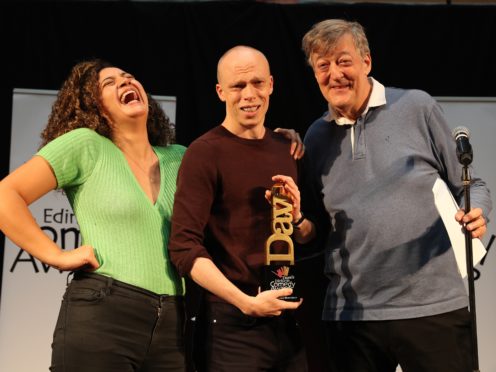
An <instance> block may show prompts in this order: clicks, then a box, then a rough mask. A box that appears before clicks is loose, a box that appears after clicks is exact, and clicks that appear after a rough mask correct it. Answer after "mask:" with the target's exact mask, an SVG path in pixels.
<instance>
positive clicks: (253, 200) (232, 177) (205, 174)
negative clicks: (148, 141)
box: [169, 126, 297, 295]
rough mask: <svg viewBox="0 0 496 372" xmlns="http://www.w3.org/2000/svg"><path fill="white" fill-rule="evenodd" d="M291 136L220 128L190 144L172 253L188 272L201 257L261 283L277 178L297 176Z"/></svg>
mask: <svg viewBox="0 0 496 372" xmlns="http://www.w3.org/2000/svg"><path fill="white" fill-rule="evenodd" d="M289 148H290V142H289V141H288V140H287V139H285V138H284V137H283V136H281V135H279V134H278V133H274V132H273V131H271V130H270V129H268V128H267V130H266V133H265V136H264V138H263V139H260V140H256V139H255V140H253V139H251V140H249V139H243V138H239V137H237V136H235V135H234V134H232V133H231V132H229V131H228V130H227V129H225V128H224V127H223V126H218V127H216V128H213V129H212V130H210V131H209V132H207V133H205V134H204V135H203V136H201V137H199V138H198V139H197V140H195V141H194V142H193V143H192V144H191V145H190V146H189V148H188V149H187V150H186V153H185V155H184V158H183V161H182V164H181V167H180V169H179V174H178V181H177V182H178V183H177V191H176V196H175V202H174V211H173V214H172V232H171V239H170V243H169V252H170V256H171V259H172V262H173V263H174V265H176V267H177V269H178V270H179V273H180V275H181V276H186V275H188V274H189V272H190V271H191V268H192V265H193V263H194V260H195V259H196V258H198V257H206V258H210V259H212V260H213V262H214V263H215V264H216V265H217V267H218V268H219V269H220V270H221V271H222V272H223V273H224V275H225V276H226V277H227V278H228V279H229V280H230V281H232V282H233V283H234V284H235V285H236V286H237V287H238V288H240V289H241V290H242V291H243V292H245V293H247V294H249V295H256V294H257V291H258V287H259V286H260V284H261V281H260V278H261V267H262V265H263V263H264V258H265V240H266V239H267V238H268V237H269V236H270V234H271V229H270V221H271V206H270V204H269V203H268V202H267V201H266V199H265V196H264V194H265V190H267V189H270V188H271V186H272V185H273V182H272V180H271V177H272V176H274V175H276V174H283V175H287V176H291V177H293V179H295V180H296V179H297V166H296V161H295V160H294V159H293V158H292V156H291V155H290V152H289Z"/></svg>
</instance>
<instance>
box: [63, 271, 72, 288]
mask: <svg viewBox="0 0 496 372" xmlns="http://www.w3.org/2000/svg"><path fill="white" fill-rule="evenodd" d="M71 275H72V277H74V271H69V274H67V277H66V279H65V285H66V287H67V286H68V285H69V283H70V282H71V281H70V280H69V278H70V277H71Z"/></svg>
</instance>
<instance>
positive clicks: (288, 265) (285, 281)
mask: <svg viewBox="0 0 496 372" xmlns="http://www.w3.org/2000/svg"><path fill="white" fill-rule="evenodd" d="M271 191H272V192H271V194H272V195H271V205H272V223H271V230H272V235H270V236H269V238H268V239H267V241H266V242H265V253H266V256H265V265H264V267H263V270H264V272H263V283H262V289H263V290H275V289H281V288H291V289H293V293H292V294H291V295H289V296H286V297H282V298H281V299H282V300H286V301H299V300H300V297H299V295H298V294H297V291H296V289H297V288H296V280H295V279H296V277H295V272H294V269H295V266H294V244H293V240H292V239H291V234H293V224H292V223H291V222H292V220H293V217H292V215H291V212H292V211H293V205H292V202H291V198H290V196H289V195H288V193H287V192H286V191H285V189H284V185H283V184H282V183H276V184H274V186H273V187H272V190H271Z"/></svg>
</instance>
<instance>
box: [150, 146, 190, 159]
mask: <svg viewBox="0 0 496 372" xmlns="http://www.w3.org/2000/svg"><path fill="white" fill-rule="evenodd" d="M153 148H154V149H155V152H156V153H157V155H159V156H167V157H179V158H182V157H183V155H184V153H185V152H186V147H185V146H183V145H178V144H172V145H168V146H153Z"/></svg>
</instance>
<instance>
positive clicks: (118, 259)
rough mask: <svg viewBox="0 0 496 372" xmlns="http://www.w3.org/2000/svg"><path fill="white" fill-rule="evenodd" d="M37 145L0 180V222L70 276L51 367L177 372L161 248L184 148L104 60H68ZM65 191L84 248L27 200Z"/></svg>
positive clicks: (179, 313)
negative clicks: (57, 235) (66, 243)
mask: <svg viewBox="0 0 496 372" xmlns="http://www.w3.org/2000/svg"><path fill="white" fill-rule="evenodd" d="M42 138H43V146H42V148H41V149H40V150H39V152H38V153H37V154H36V155H35V156H34V157H33V158H32V159H30V160H29V161H27V162H26V163H25V164H23V165H22V166H21V167H19V168H18V169H16V170H15V171H13V172H12V173H11V174H10V175H8V176H7V177H6V178H5V179H3V180H2V181H1V182H0V229H1V230H2V231H3V232H4V233H5V235H6V236H7V237H8V238H9V239H11V240H12V241H13V242H14V243H15V244H17V245H18V246H19V247H21V248H22V249H24V250H25V251H27V252H28V253H29V254H31V255H32V256H34V257H36V258H37V259H39V260H40V261H42V262H44V263H46V264H49V265H51V266H53V267H55V268H57V269H60V270H67V271H74V272H75V274H74V278H73V280H72V281H71V282H70V284H69V285H68V287H67V289H66V292H65V294H64V298H63V300H62V305H61V310H60V313H59V318H58V321H57V325H56V328H55V332H54V340H53V345H52V366H51V368H50V370H52V371H57V372H59V371H70V372H76V371H92V372H97V371H99V372H112V371H115V372H123V371H184V369H185V367H184V365H185V363H184V342H183V332H182V329H183V321H184V305H183V295H184V287H183V282H182V280H181V278H180V277H179V276H178V275H177V273H176V270H175V269H174V267H173V266H172V264H171V262H170V260H169V255H168V248H167V245H168V240H169V232H170V219H171V213H172V205H173V198H174V193H175V187H176V175H177V170H178V167H179V164H180V162H181V159H182V156H183V153H184V150H185V148H184V147H183V146H179V145H174V144H171V143H172V141H173V130H172V128H171V125H170V123H169V120H168V118H167V117H166V116H165V114H164V112H163V111H162V109H161V108H160V106H159V105H158V103H157V102H156V101H155V100H154V99H153V98H151V97H150V96H149V95H148V94H147V93H146V92H145V90H144V88H143V86H142V85H141V84H140V83H139V81H137V80H136V79H135V78H134V77H133V76H132V75H131V74H129V73H127V72H125V71H123V70H121V69H119V68H117V67H115V66H113V65H111V64H109V63H107V62H105V61H101V60H92V61H87V62H81V63H79V64H77V65H76V66H74V68H73V69H72V71H71V73H70V75H69V77H68V78H67V80H66V81H65V82H64V84H63V86H62V88H61V90H60V91H59V94H58V96H57V100H56V102H55V103H54V105H53V108H52V112H51V114H50V118H49V121H48V125H47V127H46V128H45V130H44V131H43V133H42ZM54 189H62V190H64V192H65V193H66V195H67V197H68V199H69V202H70V204H71V206H72V208H73V210H74V213H75V215H76V217H77V220H78V223H79V227H80V230H81V236H82V245H81V246H80V247H78V248H77V249H74V250H68V251H65V250H62V249H61V248H60V247H59V246H58V245H57V244H56V243H55V242H53V241H52V240H51V239H50V238H49V237H48V236H47V235H45V234H44V233H43V231H42V230H41V229H40V226H39V225H38V224H37V223H36V221H35V219H34V218H33V216H32V215H31V213H30V211H29V209H28V206H29V205H30V204H31V203H33V202H34V201H36V200H37V199H39V198H40V197H41V196H43V195H45V194H46V193H48V192H49V191H51V190H54Z"/></svg>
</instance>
